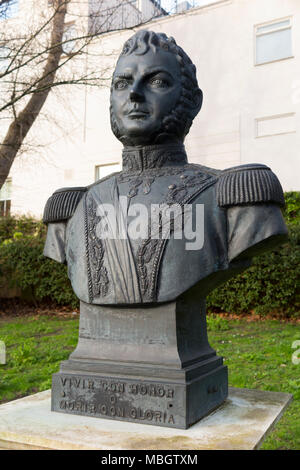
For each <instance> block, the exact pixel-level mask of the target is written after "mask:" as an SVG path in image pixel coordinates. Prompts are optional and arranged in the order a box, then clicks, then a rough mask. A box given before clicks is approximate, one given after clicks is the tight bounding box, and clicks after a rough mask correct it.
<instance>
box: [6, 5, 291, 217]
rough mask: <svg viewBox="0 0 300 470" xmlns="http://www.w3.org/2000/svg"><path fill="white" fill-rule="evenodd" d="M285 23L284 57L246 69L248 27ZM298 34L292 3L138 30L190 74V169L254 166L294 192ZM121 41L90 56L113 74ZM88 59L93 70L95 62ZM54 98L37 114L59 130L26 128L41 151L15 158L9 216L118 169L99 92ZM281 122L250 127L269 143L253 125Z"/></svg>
mask: <svg viewBox="0 0 300 470" xmlns="http://www.w3.org/2000/svg"><path fill="white" fill-rule="evenodd" d="M209 3H211V2H209ZM285 17H292V20H293V26H292V38H293V57H292V58H289V59H286V60H281V61H277V62H273V63H269V64H264V65H259V66H256V65H255V64H254V39H255V38H254V26H255V25H257V24H261V23H264V22H269V21H272V20H277V19H281V18H285ZM299 25H300V4H299V0H285V1H284V2H283V1H282V0H222V1H216V2H214V3H213V4H210V5H208V6H206V7H205V6H204V7H201V8H197V9H193V10H189V11H188V12H185V13H183V14H179V15H174V16H171V17H167V18H162V19H158V20H155V21H153V22H152V23H150V24H148V25H147V29H152V30H154V31H157V32H165V33H166V34H167V35H170V36H173V37H174V38H175V39H176V41H177V43H178V44H179V45H180V46H181V47H183V49H184V50H185V51H186V52H187V53H188V54H189V55H190V57H191V58H192V60H193V61H194V63H195V65H196V67H197V75H198V81H199V85H200V87H201V88H202V90H203V93H204V101H203V107H202V110H201V112H200V113H199V115H198V116H197V117H196V119H195V121H194V124H193V126H192V128H191V131H190V134H189V135H188V136H187V138H186V149H187V153H188V156H189V160H190V161H191V162H196V163H202V164H204V165H207V166H211V167H216V168H226V167H229V166H234V165H240V164H244V163H254V162H258V163H264V164H267V165H269V166H270V167H271V168H272V170H273V171H274V172H275V173H276V174H277V175H278V177H279V179H280V181H281V183H282V185H283V188H284V190H286V191H288V190H300V181H299V170H300V156H299V153H300V150H299V149H300V58H299V57H300V56H299V53H300V27H299ZM131 35H132V31H126V32H118V33H110V34H108V35H107V36H105V38H104V39H103V38H102V39H101V42H100V39H99V43H98V44H96V45H94V46H93V47H94V48H96V49H95V50H97V51H98V53H99V54H100V52H99V51H100V49H101V50H104V51H106V52H107V51H108V50H110V51H111V52H112V55H111V56H110V57H106V59H105V60H106V62H107V63H110V64H111V66H112V67H113V65H114V63H115V61H116V60H117V56H118V52H120V50H121V47H122V45H123V43H124V41H125V40H126V39H127V38H128V37H130V36H131ZM94 60H98V61H99V66H100V62H101V64H102V63H103V60H104V59H103V60H102V59H101V58H100V56H98V57H97V58H96V59H95V58H94ZM57 94H59V93H57ZM57 94H54V93H52V94H51V97H50V99H49V100H48V102H47V104H46V109H45V113H47V112H49V113H52V115H53V114H54V116H56V120H57V121H58V123H59V125H60V126H61V128H62V129H63V130H59V128H57V126H51V125H49V122H47V121H46V120H45V121H44V122H43V119H42V118H39V119H38V122H37V123H36V124H35V126H34V128H33V129H32V132H31V135H30V138H31V139H33V140H36V141H42V142H43V143H45V144H46V143H47V145H45V147H41V149H40V152H39V154H38V155H28V154H24V155H22V156H20V157H19V158H18V159H17V160H16V162H15V163H14V165H13V167H12V171H11V174H10V176H11V177H12V182H13V187H12V194H13V199H12V212H14V213H29V212H30V213H31V214H33V215H36V216H41V214H42V210H43V207H44V205H45V202H46V200H47V198H48V197H49V195H50V194H51V193H52V192H53V191H54V190H55V189H57V188H59V187H63V186H76V185H79V186H83V185H87V184H90V183H92V182H93V181H94V175H95V166H96V165H100V164H107V163H118V162H120V160H121V148H122V147H121V144H120V143H119V142H118V141H117V140H116V139H115V137H114V136H113V134H112V132H111V130H110V122H109V86H107V87H106V88H105V87H104V88H102V89H98V90H95V89H93V90H89V91H86V90H79V89H74V88H72V87H69V89H68V90H67V91H66V89H65V91H64V93H63V95H64V96H63V103H62V102H61V98H60V99H59V97H58V96H57ZM69 110H72V111H73V114H72V115H71V117H70V112H69ZM53 111H55V112H54V113H53ZM281 115H283V117H282V118H280V117H279V118H278V120H276V121H274V120H273V121H272V120H271V121H267V120H266V119H264V120H263V121H259V123H258V125H259V126H260V127H259V130H260V132H262V131H263V130H264V129H271V131H272V132H273V133H274V132H275V131H276V132H275V134H276V135H270V136H263V137H257V134H256V129H257V119H261V118H268V117H274V116H275V117H276V116H281ZM285 115H290V116H288V117H287V118H286V119H287V120H286V119H285V117H284V116H285ZM263 132H264V131H263Z"/></svg>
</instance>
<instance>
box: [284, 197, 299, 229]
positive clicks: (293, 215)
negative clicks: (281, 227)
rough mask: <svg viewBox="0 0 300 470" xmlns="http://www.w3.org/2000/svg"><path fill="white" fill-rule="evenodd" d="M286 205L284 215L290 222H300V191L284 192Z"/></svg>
mask: <svg viewBox="0 0 300 470" xmlns="http://www.w3.org/2000/svg"><path fill="white" fill-rule="evenodd" d="M284 198H285V203H286V207H285V209H284V217H285V220H286V221H287V223H289V224H300V192H299V191H289V192H287V193H285V194H284Z"/></svg>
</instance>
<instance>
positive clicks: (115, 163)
mask: <svg viewBox="0 0 300 470" xmlns="http://www.w3.org/2000/svg"><path fill="white" fill-rule="evenodd" d="M113 165H119V166H120V170H119V171H121V170H122V163H121V162H110V163H100V165H95V170H94V181H100V179H101V178H98V176H97V171H98V168H100V167H104V166H113ZM112 173H115V172H114V171H112ZM103 178H106V176H103Z"/></svg>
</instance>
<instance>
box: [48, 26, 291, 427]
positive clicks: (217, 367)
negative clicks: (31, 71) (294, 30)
mask: <svg viewBox="0 0 300 470" xmlns="http://www.w3.org/2000/svg"><path fill="white" fill-rule="evenodd" d="M201 104H202V92H201V90H200V89H199V87H198V83H197V79H196V69H195V66H194V65H193V64H192V62H191V60H190V59H189V57H188V56H187V55H186V54H185V52H184V51H183V50H182V49H181V48H180V47H179V46H177V44H176V43H175V41H174V39H173V38H168V37H167V36H166V35H164V34H156V33H153V32H150V31H140V32H138V33H136V34H135V35H134V36H133V37H132V38H130V39H129V40H128V41H127V42H126V43H125V45H124V47H123V51H122V53H121V55H120V57H119V60H118V63H117V66H116V69H115V72H114V76H113V81H112V87H111V124H112V130H113V132H114V134H115V135H116V137H117V138H118V139H119V140H121V142H122V143H123V145H124V150H123V169H122V171H121V172H119V173H115V174H112V175H110V176H108V177H106V178H104V179H102V180H100V181H97V182H96V183H94V184H92V185H91V186H89V187H81V188H63V189H60V190H58V191H56V192H55V193H54V194H53V195H52V196H51V197H50V199H49V200H48V202H47V205H46V208H45V213H44V221H45V223H47V224H48V234H47V241H46V245H45V251H44V254H45V255H46V256H49V257H50V258H53V259H55V260H56V261H58V262H61V263H64V262H66V263H67V265H68V272H69V277H70V280H71V283H72V286H73V289H74V292H75V293H76V295H77V296H78V298H79V299H80V301H81V304H80V331H79V342H78V346H77V348H76V350H75V351H74V352H73V353H72V354H71V356H70V358H69V360H68V361H65V362H63V363H62V364H61V370H60V372H59V373H58V374H55V375H54V376H53V386H52V409H53V410H54V411H61V412H66V413H75V414H84V415H89V416H97V417H102V418H110V419H119V420H127V421H135V422H143V423H149V424H156V425H161V426H172V427H178V428H187V427H189V426H190V425H191V424H193V423H195V422H196V421H198V420H199V419H200V418H201V417H203V416H205V415H206V414H208V413H209V412H210V411H211V410H212V409H214V408H216V407H217V406H218V405H220V404H221V403H222V402H223V401H224V400H225V399H226V396H227V389H228V385H227V368H226V366H224V365H223V363H222V358H221V357H218V356H217V355H216V353H215V351H214V350H213V349H212V348H211V347H210V346H209V343H208V340H207V334H206V318H205V296H206V295H207V293H208V292H210V291H211V290H212V289H214V288H215V287H216V286H218V285H219V284H220V283H222V282H224V281H225V280H227V279H229V278H230V277H232V276H233V275H235V274H236V273H238V272H241V271H242V270H243V269H245V268H246V267H248V266H249V265H250V261H251V257H253V256H254V255H256V254H258V253H260V252H262V251H264V250H266V249H270V248H272V247H273V246H275V245H276V244H278V243H280V242H281V241H282V240H283V239H284V238H285V236H286V233H287V230H286V227H285V224H284V221H283V218H282V215H281V211H280V207H279V206H281V205H283V204H284V198H283V193H282V188H281V186H280V183H279V181H278V179H277V177H276V176H275V175H274V174H273V173H272V171H271V170H270V169H269V168H268V167H267V166H265V165H260V164H249V165H241V166H237V167H234V168H229V169H227V170H224V171H221V170H215V169H211V168H207V167H204V166H202V165H196V164H189V163H188V161H187V156H186V152H185V149H184V145H183V141H184V138H185V136H186V134H187V133H188V131H189V128H190V126H191V124H192V121H193V119H194V117H195V116H196V115H197V113H198V112H199V110H200V108H201ZM188 206H189V207H190V208H192V209H191V212H190V218H191V219H192V220H193V221H194V222H193V224H194V226H196V229H197V230H198V229H199V231H200V230H201V231H203V240H202V242H201V240H200V242H199V243H198V244H197V243H196V242H195V244H194V245H193V243H192V242H191V239H190V237H188V235H187V234H186V232H184V234H185V235H186V236H180V233H181V235H182V232H183V229H184V228H185V224H186V225H187V223H188V220H189V218H188V217H187V218H185V216H184V213H185V210H186V208H187V207H188ZM141 207H142V208H143V210H144V211H146V212H144V214H148V215H144V216H143V218H142V222H141V219H139V221H140V223H139V224H137V223H134V214H135V213H136V212H134V211H136V210H137V209H138V208H141ZM162 207H163V208H164V210H165V211H167V209H168V208H171V207H173V208H174V207H175V208H177V209H178V212H177V214H176V215H174V214H173V218H172V217H171V218H170V219H169V222H170V225H169V228H168V230H169V236H168V237H165V236H162V232H163V228H164V219H163V217H162V213H163V210H162V212H161V213H160V215H159V214H158V215H157V212H156V213H155V211H158V212H159V211H160V208H162ZM197 207H202V208H204V211H202V212H201V214H202V218H200V220H201V224H200V225H201V227H200V226H199V225H197V221H195V220H194V219H195V217H196V215H197V210H196V208H197ZM109 208H114V211H115V220H112V218H111V217H109ZM133 208H135V209H134V211H133V212H132V209H133ZM195 210H196V213H195ZM175 212H176V211H175ZM165 213H166V212H165ZM199 214H200V212H199V213H198V215H199ZM180 215H182V217H181V218H180V217H179V216H180ZM140 217H141V215H140ZM178 220H179V223H177V222H178ZM176 223H177V225H176ZM132 227H134V228H135V230H132ZM178 227H179V228H180V227H181V229H182V230H181V232H180V230H178ZM199 227H200V228H199ZM197 230H196V232H197ZM192 233H194V234H195V230H194V231H193V232H192ZM137 234H138V235H137ZM195 236H196V238H197V233H196V235H195ZM188 247H189V248H188Z"/></svg>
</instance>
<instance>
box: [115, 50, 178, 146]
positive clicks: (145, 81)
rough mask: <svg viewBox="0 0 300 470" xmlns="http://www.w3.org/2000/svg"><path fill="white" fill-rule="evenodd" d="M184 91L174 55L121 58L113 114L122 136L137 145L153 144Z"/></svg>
mask: <svg viewBox="0 0 300 470" xmlns="http://www.w3.org/2000/svg"><path fill="white" fill-rule="evenodd" d="M180 92H181V71H180V66H179V64H178V62H177V60H176V58H175V56H174V54H172V53H170V52H166V51H163V50H162V49H158V50H157V51H156V52H155V53H154V52H153V51H152V50H151V49H149V50H148V52H147V53H146V54H144V55H136V54H130V55H128V56H121V57H120V59H119V61H118V63H117V66H116V70H115V72H114V76H113V82H112V91H111V106H112V111H113V113H114V116H115V120H116V123H117V125H118V128H119V131H120V133H121V135H122V136H125V137H129V138H130V141H131V142H132V143H133V145H145V144H148V143H153V136H154V135H155V134H157V133H158V132H159V130H160V129H161V127H162V119H163V117H165V116H166V115H167V114H168V113H170V111H171V110H172V109H174V107H175V104H176V103H177V100H178V99H179V96H180ZM123 140H124V139H123ZM151 141H152V142H151Z"/></svg>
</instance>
